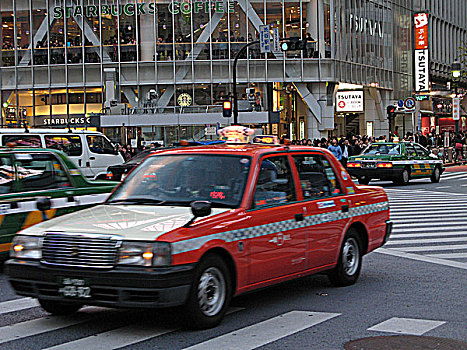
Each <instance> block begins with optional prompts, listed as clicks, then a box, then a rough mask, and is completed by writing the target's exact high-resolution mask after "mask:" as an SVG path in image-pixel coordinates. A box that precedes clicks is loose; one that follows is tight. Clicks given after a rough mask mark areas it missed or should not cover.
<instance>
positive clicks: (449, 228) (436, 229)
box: [393, 222, 465, 234]
mask: <svg viewBox="0 0 467 350" xmlns="http://www.w3.org/2000/svg"><path fill="white" fill-rule="evenodd" d="M455 230H458V231H457V232H458V233H459V234H462V232H465V225H459V226H446V227H444V226H442V227H436V226H428V227H425V228H424V229H423V231H424V232H443V231H447V232H453V231H455ZM413 231H414V229H413V228H410V227H409V228H404V225H402V226H401V227H397V222H396V223H395V224H394V230H393V232H394V233H396V232H413Z"/></svg>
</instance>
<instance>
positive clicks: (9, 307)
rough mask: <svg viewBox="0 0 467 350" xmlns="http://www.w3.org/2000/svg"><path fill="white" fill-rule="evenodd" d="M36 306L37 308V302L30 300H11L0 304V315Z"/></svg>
mask: <svg viewBox="0 0 467 350" xmlns="http://www.w3.org/2000/svg"><path fill="white" fill-rule="evenodd" d="M36 306H39V303H38V302H37V300H35V299H32V298H20V299H13V300H9V301H4V302H2V303H0V314H6V313H8V312H14V311H21V310H24V309H29V308H31V307H36Z"/></svg>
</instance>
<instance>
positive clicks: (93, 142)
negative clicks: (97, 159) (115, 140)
mask: <svg viewBox="0 0 467 350" xmlns="http://www.w3.org/2000/svg"><path fill="white" fill-rule="evenodd" d="M86 138H87V141H88V145H89V149H90V151H91V152H93V153H99V154H117V151H116V150H115V148H114V146H113V145H112V144H111V143H110V141H109V140H107V139H106V138H105V137H104V136H100V135H88V136H87V137H86Z"/></svg>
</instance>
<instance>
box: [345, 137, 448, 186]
mask: <svg viewBox="0 0 467 350" xmlns="http://www.w3.org/2000/svg"><path fill="white" fill-rule="evenodd" d="M347 170H348V172H349V174H350V175H351V176H354V177H356V178H357V179H358V182H359V183H360V184H362V185H368V183H369V182H370V181H371V180H372V179H380V180H391V181H393V182H394V183H396V184H399V185H406V184H407V183H408V182H409V180H410V179H418V178H424V177H429V178H430V179H431V181H432V182H439V179H440V177H441V174H442V173H443V171H444V168H443V162H442V160H440V159H439V158H438V157H437V156H436V155H435V154H433V153H431V152H430V151H428V150H427V149H426V148H424V147H422V146H421V145H419V144H418V143H413V142H400V143H395V142H376V143H373V144H370V145H369V146H368V147H367V148H365V149H364V150H363V151H362V153H361V154H359V155H356V156H352V157H349V159H348V163H347Z"/></svg>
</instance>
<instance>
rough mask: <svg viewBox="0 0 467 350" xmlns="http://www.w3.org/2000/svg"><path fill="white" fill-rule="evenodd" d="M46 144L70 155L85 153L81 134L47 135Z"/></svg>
mask: <svg viewBox="0 0 467 350" xmlns="http://www.w3.org/2000/svg"><path fill="white" fill-rule="evenodd" d="M44 138H45V146H46V147H47V148H52V149H58V150H59V151H62V152H65V153H66V154H68V155H69V156H80V155H81V154H83V145H82V143H81V137H80V136H79V135H50V136H49V135H46V136H45V137H44Z"/></svg>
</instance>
